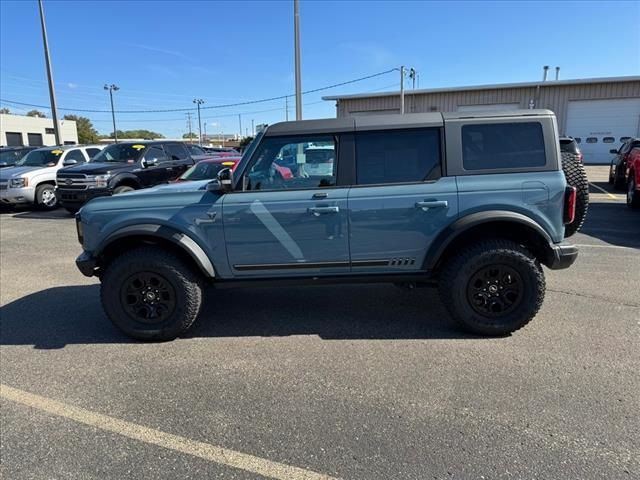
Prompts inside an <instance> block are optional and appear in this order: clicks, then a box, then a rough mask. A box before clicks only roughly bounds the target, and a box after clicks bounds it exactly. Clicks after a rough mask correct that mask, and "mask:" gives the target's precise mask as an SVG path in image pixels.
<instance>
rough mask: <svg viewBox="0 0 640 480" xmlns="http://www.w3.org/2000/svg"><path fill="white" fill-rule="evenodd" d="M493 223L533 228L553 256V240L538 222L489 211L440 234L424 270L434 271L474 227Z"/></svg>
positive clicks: (462, 219)
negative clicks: (454, 243)
mask: <svg viewBox="0 0 640 480" xmlns="http://www.w3.org/2000/svg"><path fill="white" fill-rule="evenodd" d="M491 222H506V223H508V222H513V223H518V224H520V225H524V226H526V227H529V228H531V229H532V230H534V231H535V232H536V233H538V234H539V235H540V237H541V238H542V239H544V244H545V246H548V249H549V251H548V252H547V255H553V249H552V247H551V245H552V244H553V243H554V242H553V239H552V238H551V236H550V235H549V234H548V233H547V231H546V230H545V229H544V228H543V227H542V226H541V225H540V224H539V223H538V222H536V221H535V220H533V219H531V218H530V217H527V216H526V215H523V214H522V213H518V212H512V211H508V210H489V211H483V212H476V213H471V214H469V215H465V216H464V217H461V218H459V219H458V220H456V221H455V222H453V223H452V224H451V225H449V226H448V227H446V228H445V229H444V230H443V231H442V232H440V234H439V235H438V236H437V237H436V239H435V240H434V241H433V243H432V244H431V246H430V248H429V250H428V251H427V255H426V256H425V259H424V265H423V268H424V269H425V270H433V269H434V268H435V266H436V264H437V263H438V261H439V260H440V258H441V257H442V254H443V253H444V252H445V251H446V249H447V247H448V246H449V245H451V244H452V243H453V242H454V241H455V240H456V239H457V238H459V237H460V236H461V235H462V234H464V233H465V232H466V231H468V230H470V229H472V228H473V227H476V226H478V225H482V224H488V223H491Z"/></svg>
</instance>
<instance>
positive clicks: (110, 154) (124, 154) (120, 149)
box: [91, 143, 146, 163]
mask: <svg viewBox="0 0 640 480" xmlns="http://www.w3.org/2000/svg"><path fill="white" fill-rule="evenodd" d="M145 148H146V145H142V144H123V143H120V144H116V145H109V146H108V147H107V148H105V149H104V150H101V151H100V153H98V154H97V155H96V156H95V157H93V158H92V159H91V161H92V162H105V163H112V162H113V163H135V162H136V160H138V157H140V154H141V153H142V152H143V151H144V149H145Z"/></svg>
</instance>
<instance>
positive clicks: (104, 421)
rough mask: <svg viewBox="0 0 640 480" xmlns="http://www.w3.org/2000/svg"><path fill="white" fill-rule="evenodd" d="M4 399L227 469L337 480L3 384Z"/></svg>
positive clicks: (284, 479) (287, 479) (293, 479)
mask: <svg viewBox="0 0 640 480" xmlns="http://www.w3.org/2000/svg"><path fill="white" fill-rule="evenodd" d="M0 397H2V398H4V399H6V400H10V401H13V402H16V403H20V404H22V405H26V406H28V407H31V408H36V409H38V410H42V411H44V412H47V413H50V414H52V415H57V416H59V417H63V418H67V419H69V420H74V421H76V422H79V423H83V424H85V425H90V426H92V427H96V428H99V429H101V430H105V431H108V432H113V433H117V434H119V435H122V436H125V437H129V438H132V439H134V440H139V441H141V442H144V443H148V444H152V445H157V446H159V447H163V448H167V449H170V450H174V451H176V452H181V453H186V454H187V455H192V456H194V457H199V458H203V459H205V460H209V461H211V462H215V463H218V464H220V465H224V466H227V467H232V468H237V469H240V470H244V471H246V472H250V473H254V474H257V475H262V476H263V477H268V478H274V479H279V480H335V478H334V477H330V476H328V475H323V474H321V473H316V472H312V471H310V470H305V469H303V468H298V467H292V466H290V465H285V464H283V463H278V462H273V461H271V460H267V459H265V458H261V457H256V456H254V455H249V454H246V453H241V452H237V451H235V450H230V449H227V448H222V447H217V446H215V445H210V444H208V443H204V442H198V441H195V440H190V439H188V438H185V437H181V436H179V435H173V434H171V433H165V432H162V431H160V430H156V429H154V428H148V427H144V426H142V425H138V424H136V423H132V422H127V421H124V420H119V419H117V418H113V417H109V416H107V415H103V414H100V413H96V412H92V411H90V410H86V409H84V408H80V407H75V406H73V405H69V404H66V403H62V402H58V401H56V400H52V399H50V398H46V397H42V396H40V395H35V394H33V393H29V392H25V391H24V390H19V389H17V388H13V387H9V386H7V385H4V384H0Z"/></svg>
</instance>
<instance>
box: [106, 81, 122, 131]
mask: <svg viewBox="0 0 640 480" xmlns="http://www.w3.org/2000/svg"><path fill="white" fill-rule="evenodd" d="M104 89H105V90H109V99H110V100H111V119H112V120H113V140H114V141H115V143H118V131H117V130H116V113H115V111H114V109H113V92H117V91H118V90H120V87H118V86H117V85H114V84H113V83H112V84H111V85H107V84H105V86H104Z"/></svg>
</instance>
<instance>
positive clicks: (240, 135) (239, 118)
mask: <svg viewBox="0 0 640 480" xmlns="http://www.w3.org/2000/svg"><path fill="white" fill-rule="evenodd" d="M238 124H239V125H240V133H239V134H238V139H241V138H242V114H241V113H239V114H238Z"/></svg>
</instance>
